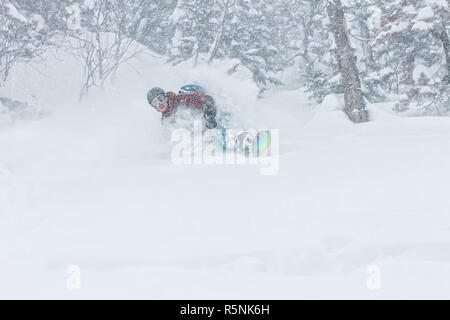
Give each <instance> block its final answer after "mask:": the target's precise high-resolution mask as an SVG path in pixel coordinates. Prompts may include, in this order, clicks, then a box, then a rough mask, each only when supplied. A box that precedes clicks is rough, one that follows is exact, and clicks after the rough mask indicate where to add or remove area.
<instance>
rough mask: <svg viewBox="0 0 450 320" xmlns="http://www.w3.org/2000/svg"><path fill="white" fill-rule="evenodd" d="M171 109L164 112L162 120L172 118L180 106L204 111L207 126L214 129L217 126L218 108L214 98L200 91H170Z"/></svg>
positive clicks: (169, 103)
mask: <svg viewBox="0 0 450 320" xmlns="http://www.w3.org/2000/svg"><path fill="white" fill-rule="evenodd" d="M166 95H167V98H168V100H169V101H168V105H169V109H168V110H167V111H166V112H164V113H163V114H162V121H163V122H164V121H165V119H170V118H172V117H173V116H174V115H175V113H176V112H177V110H178V108H193V109H197V110H201V111H203V118H204V119H205V120H206V127H207V128H208V129H213V128H215V127H216V126H217V123H216V120H215V118H216V113H217V108H216V104H215V102H214V99H213V98H212V97H211V96H208V95H206V94H205V93H203V92H200V91H194V92H183V93H180V94H176V93H175V92H172V91H169V92H167V93H166Z"/></svg>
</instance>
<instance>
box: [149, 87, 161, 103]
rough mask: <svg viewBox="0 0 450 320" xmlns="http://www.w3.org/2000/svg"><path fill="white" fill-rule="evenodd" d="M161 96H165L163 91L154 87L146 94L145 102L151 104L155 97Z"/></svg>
mask: <svg viewBox="0 0 450 320" xmlns="http://www.w3.org/2000/svg"><path fill="white" fill-rule="evenodd" d="M161 94H165V92H164V90H163V89H161V88H158V87H155V88H153V89H151V90H150V91H149V92H148V93H147V101H148V103H150V104H151V102H152V100H153V99H155V98H156V97H157V96H159V95H161Z"/></svg>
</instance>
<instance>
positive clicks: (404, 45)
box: [372, 0, 450, 114]
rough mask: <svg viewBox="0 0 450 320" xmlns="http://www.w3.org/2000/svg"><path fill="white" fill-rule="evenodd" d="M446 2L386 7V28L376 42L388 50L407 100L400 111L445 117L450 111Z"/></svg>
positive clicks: (422, 0)
mask: <svg viewBox="0 0 450 320" xmlns="http://www.w3.org/2000/svg"><path fill="white" fill-rule="evenodd" d="M449 17H450V16H449V6H448V3H447V1H445V0H397V1H395V2H393V3H391V4H390V5H388V6H387V7H386V13H385V15H384V19H383V28H382V30H381V32H380V33H379V34H378V36H377V38H376V39H375V40H374V41H373V43H372V46H374V47H385V48H386V49H385V55H386V56H388V58H387V59H386V60H387V61H388V65H389V66H390V67H391V68H392V69H393V70H394V72H395V77H396V78H395V80H396V87H397V93H399V94H403V99H402V100H401V101H400V102H399V103H398V104H397V105H396V107H395V110H396V111H406V110H408V109H410V108H411V107H413V106H414V108H415V109H417V110H422V111H426V112H429V113H435V114H441V113H446V112H448V111H449V110H450V105H449V104H448V101H449V100H450V97H449V95H450V93H449V92H450V87H449V81H448V79H449V78H450V77H449V75H450V68H449V65H450V64H449V61H450V56H449V49H450V43H449V37H448V31H447V28H448V21H449Z"/></svg>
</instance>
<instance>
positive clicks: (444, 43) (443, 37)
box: [439, 24, 450, 83]
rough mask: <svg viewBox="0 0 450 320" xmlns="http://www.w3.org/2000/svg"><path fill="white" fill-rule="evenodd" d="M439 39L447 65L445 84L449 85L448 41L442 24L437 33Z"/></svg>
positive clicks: (449, 42)
mask: <svg viewBox="0 0 450 320" xmlns="http://www.w3.org/2000/svg"><path fill="white" fill-rule="evenodd" d="M439 38H440V39H441V41H442V47H443V48H444V54H445V62H446V64H447V77H446V79H447V82H448V83H450V40H449V38H448V34H447V30H446V28H445V25H444V24H442V30H441V32H440V33H439Z"/></svg>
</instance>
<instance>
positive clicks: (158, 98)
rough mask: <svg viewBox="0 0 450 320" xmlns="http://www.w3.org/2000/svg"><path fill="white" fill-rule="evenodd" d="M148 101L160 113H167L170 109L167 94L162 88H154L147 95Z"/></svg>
mask: <svg viewBox="0 0 450 320" xmlns="http://www.w3.org/2000/svg"><path fill="white" fill-rule="evenodd" d="M147 100H148V103H150V105H151V106H152V107H153V108H155V109H156V110H157V111H159V112H166V111H167V109H168V108H169V103H168V99H167V96H166V93H165V92H164V90H163V89H161V88H157V87H155V88H153V89H151V90H150V91H149V92H148V93H147Z"/></svg>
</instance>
